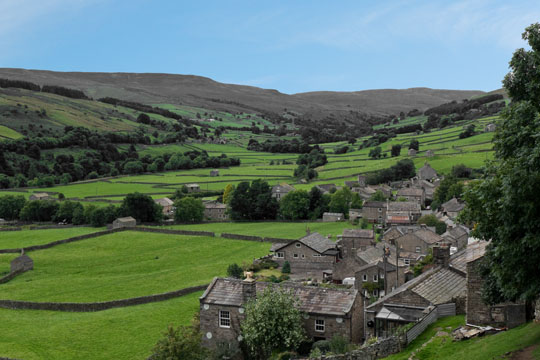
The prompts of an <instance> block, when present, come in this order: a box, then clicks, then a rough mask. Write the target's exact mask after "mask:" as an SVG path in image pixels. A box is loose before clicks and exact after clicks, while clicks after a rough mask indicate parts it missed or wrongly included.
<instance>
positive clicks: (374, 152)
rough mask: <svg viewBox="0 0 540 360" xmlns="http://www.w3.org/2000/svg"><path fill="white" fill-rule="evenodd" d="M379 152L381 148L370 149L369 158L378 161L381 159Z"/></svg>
mask: <svg viewBox="0 0 540 360" xmlns="http://www.w3.org/2000/svg"><path fill="white" fill-rule="evenodd" d="M381 152H382V149H381V147H380V146H377V147H376V148H374V149H371V150H370V151H369V157H370V158H372V159H378V158H380V157H381Z"/></svg>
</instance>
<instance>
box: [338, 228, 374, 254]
mask: <svg viewBox="0 0 540 360" xmlns="http://www.w3.org/2000/svg"><path fill="white" fill-rule="evenodd" d="M373 245H375V231H373V230H368V229H344V230H343V235H342V237H341V240H338V242H337V246H338V248H339V249H340V251H341V256H343V257H345V256H352V255H354V254H355V253H356V251H357V250H361V251H363V250H366V249H367V248H368V247H369V246H373Z"/></svg>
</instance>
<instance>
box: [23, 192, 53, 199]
mask: <svg viewBox="0 0 540 360" xmlns="http://www.w3.org/2000/svg"><path fill="white" fill-rule="evenodd" d="M51 199H52V198H51V196H50V195H49V194H47V193H44V192H42V193H33V194H32V195H30V197H29V198H28V200H31V201H32V200H51Z"/></svg>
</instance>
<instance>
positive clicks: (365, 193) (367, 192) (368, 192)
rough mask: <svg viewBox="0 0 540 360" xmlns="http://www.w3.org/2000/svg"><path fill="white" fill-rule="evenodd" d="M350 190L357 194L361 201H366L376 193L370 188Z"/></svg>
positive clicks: (356, 187)
mask: <svg viewBox="0 0 540 360" xmlns="http://www.w3.org/2000/svg"><path fill="white" fill-rule="evenodd" d="M351 190H352V192H354V193H357V194H358V195H359V196H360V198H361V199H362V200H368V199H369V198H371V197H372V196H373V195H374V194H375V193H376V192H377V190H375V189H373V188H372V187H370V186H364V187H359V186H355V187H353V188H352V189H351Z"/></svg>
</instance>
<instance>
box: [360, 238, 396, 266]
mask: <svg viewBox="0 0 540 360" xmlns="http://www.w3.org/2000/svg"><path fill="white" fill-rule="evenodd" d="M385 246H386V247H388V248H390V253H391V254H393V257H394V258H395V254H396V248H395V246H393V245H392V244H389V243H386V242H384V241H379V242H377V243H375V246H368V247H367V249H366V250H358V251H357V252H356V256H358V258H360V259H361V260H362V261H364V262H365V263H367V264H369V263H373V262H376V261H379V260H382V258H383V255H384V248H385ZM392 260H393V259H392V256H390V259H389V261H392Z"/></svg>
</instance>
